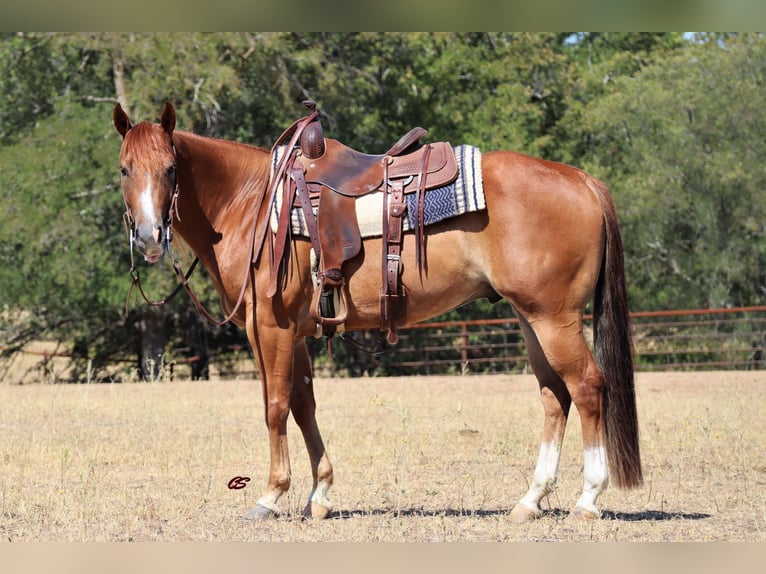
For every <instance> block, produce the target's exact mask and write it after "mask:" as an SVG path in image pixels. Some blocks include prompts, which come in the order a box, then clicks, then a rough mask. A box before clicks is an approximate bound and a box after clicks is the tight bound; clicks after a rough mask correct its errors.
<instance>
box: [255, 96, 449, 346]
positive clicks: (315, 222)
mask: <svg viewBox="0 0 766 574" xmlns="http://www.w3.org/2000/svg"><path fill="white" fill-rule="evenodd" d="M304 105H306V107H307V108H308V109H309V110H310V111H311V113H310V114H309V116H307V117H306V118H302V120H299V121H298V122H296V123H295V124H294V126H295V131H296V133H294V134H293V137H292V141H291V145H290V146H288V147H289V148H291V149H288V150H287V152H286V156H285V158H284V160H283V161H280V166H279V168H278V169H277V170H276V171H275V173H274V176H273V177H274V178H275V179H278V180H280V182H281V185H282V191H281V193H282V194H283V195H282V201H281V206H282V208H281V210H280V212H279V215H278V217H279V220H278V224H277V230H276V237H275V239H274V244H273V252H272V267H271V269H272V271H271V280H270V283H269V288H268V291H267V295H268V296H269V297H272V296H273V295H274V294H276V291H277V286H278V283H279V281H280V277H281V275H282V272H283V271H282V269H283V267H284V265H283V264H282V262H283V259H284V257H285V256H286V253H285V247H286V243H287V234H288V233H289V227H290V222H289V218H290V211H291V209H290V208H291V207H298V208H300V209H301V210H302V212H303V216H304V220H305V221H306V226H307V228H308V235H309V238H310V240H311V243H312V246H313V249H314V252H315V254H316V255H317V259H318V270H317V278H318V282H317V285H316V287H315V291H314V296H313V298H312V302H311V314H312V317H313V318H314V320H315V321H316V322H317V324H318V325H321V331H322V334H324V335H326V336H328V337H329V336H332V335H333V334H334V333H335V331H336V329H337V328H339V327H340V326H342V325H343V323H344V322H345V320H346V315H347V309H348V305H347V298H348V290H347V286H346V280H347V278H346V277H345V275H344V272H343V264H344V263H345V262H347V261H349V260H350V259H353V258H354V257H355V256H356V255H357V254H358V253H359V251H360V250H361V246H362V236H361V233H360V230H359V225H358V222H357V213H356V205H355V202H356V199H357V198H359V197H361V196H364V195H368V194H372V193H380V195H381V201H382V204H383V210H382V221H381V233H380V235H381V237H382V260H381V289H380V319H381V329H385V330H386V331H387V340H388V342H389V343H390V344H395V343H396V342H397V341H398V335H397V332H396V327H397V325H398V324H401V322H402V321H403V319H404V311H405V289H404V287H403V285H402V284H401V271H402V265H401V247H402V240H403V231H402V227H403V219H402V218H403V216H404V215H405V212H406V210H407V205H406V203H405V201H404V196H405V194H409V193H414V194H416V196H415V202H414V205H415V211H416V213H415V218H414V219H415V222H416V224H415V235H416V262H417V265H418V269H419V271H422V269H423V268H424V265H425V233H424V217H423V213H424V206H425V193H426V191H427V190H429V189H434V188H439V187H442V186H445V185H447V184H449V183H451V182H453V181H454V180H455V179H456V178H457V176H458V171H459V170H458V165H457V161H456V159H455V153H454V151H453V149H452V146H451V145H450V144H449V143H447V142H437V143H431V144H425V145H422V146H419V140H420V138H421V137H423V135H425V133H426V130H425V129H423V128H420V127H416V128H413V129H412V130H410V131H409V132H408V133H407V134H405V135H404V136H403V137H402V138H400V139H399V141H397V142H396V143H395V144H394V145H393V146H392V147H391V148H390V149H389V150H388V151H387V152H386V153H384V154H379V155H374V154H366V153H362V152H359V151H356V150H354V149H352V148H350V147H348V146H346V145H344V144H342V143H341V142H339V141H337V140H335V139H331V138H325V137H324V136H323V132H322V126H321V124H320V122H319V118H318V113H317V112H316V104H315V103H314V102H312V101H306V102H304ZM292 144H295V145H294V147H293V145H292ZM275 147H276V146H275ZM272 189H276V186H275V185H274V184H273V185H272Z"/></svg>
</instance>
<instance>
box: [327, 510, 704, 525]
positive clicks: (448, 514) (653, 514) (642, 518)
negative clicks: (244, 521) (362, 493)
mask: <svg viewBox="0 0 766 574" xmlns="http://www.w3.org/2000/svg"><path fill="white" fill-rule="evenodd" d="M509 514H510V510H457V509H454V508H447V509H440V510H426V509H423V508H405V509H400V510H394V509H383V508H378V509H374V510H339V511H334V512H331V513H330V515H329V516H328V517H327V519H328V520H346V519H349V518H360V517H365V516H391V517H392V518H421V517H426V518H436V517H440V516H441V517H445V518H455V517H465V518H487V517H490V516H503V515H509ZM568 516H569V511H568V510H562V509H560V508H551V509H548V510H543V514H542V518H559V519H564V518H567V517H568ZM706 518H710V514H705V513H702V512H663V511H660V510H644V511H641V512H614V511H612V510H604V511H602V512H601V520H619V521H622V522H664V521H668V520H704V519H706Z"/></svg>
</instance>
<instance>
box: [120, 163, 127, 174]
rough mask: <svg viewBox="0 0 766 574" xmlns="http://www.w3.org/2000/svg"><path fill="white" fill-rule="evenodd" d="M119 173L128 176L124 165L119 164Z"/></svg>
mask: <svg viewBox="0 0 766 574" xmlns="http://www.w3.org/2000/svg"><path fill="white" fill-rule="evenodd" d="M120 175H121V176H122V177H128V168H127V167H125V166H124V165H121V166H120Z"/></svg>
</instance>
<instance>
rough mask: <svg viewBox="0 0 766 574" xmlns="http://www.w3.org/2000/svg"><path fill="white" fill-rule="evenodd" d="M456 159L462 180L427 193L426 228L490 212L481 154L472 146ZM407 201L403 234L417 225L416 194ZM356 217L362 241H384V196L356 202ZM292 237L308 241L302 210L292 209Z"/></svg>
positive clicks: (278, 197)
mask: <svg viewBox="0 0 766 574" xmlns="http://www.w3.org/2000/svg"><path fill="white" fill-rule="evenodd" d="M286 151H287V149H286V147H285V146H283V147H279V148H277V149H276V150H275V151H274V154H273V156H272V164H271V165H272V170H274V169H275V167H276V166H277V165H278V163H279V160H280V159H281V157H282V155H283V154H284V153H286ZM454 152H455V159H456V160H457V164H458V169H459V173H458V177H457V179H455V180H454V181H453V182H452V183H450V184H448V185H445V186H443V187H439V188H435V189H431V190H428V191H426V193H425V212H424V223H425V225H426V226H428V225H432V224H434V223H437V222H439V221H442V220H445V219H449V218H451V217H456V216H458V215H461V214H463V213H469V212H473V211H481V210H483V209H486V202H485V199H484V188H483V183H482V177H481V173H482V172H481V151H480V150H479V148H476V147H474V146H469V145H459V146H456V147H454ZM283 195H284V194H283V193H282V190H281V189H279V190H278V191H277V193H276V194H275V195H274V209H273V210H272V212H271V227H272V231H273V232H274V233H276V231H277V227H278V221H279V214H280V212H281V210H282V205H281V202H282V197H283ZM404 201H405V203H406V204H407V210H406V213H405V217H404V220H403V231H404V232H407V231H413V230H414V229H415V225H416V221H415V214H416V213H417V210H416V209H415V201H416V196H415V194H410V193H408V194H405V196H404ZM317 207H318V206H317V205H314V206H313V208H314V214H315V215H316V213H317ZM355 208H356V216H357V221H358V224H359V231H360V232H361V235H362V238H367V237H380V236H381V235H382V233H383V229H382V214H383V197H382V192H381V191H377V192H373V193H367V194H366V195H362V196H360V197H357V198H356V200H355ZM290 233H291V235H292V236H293V237H308V236H309V233H308V226H307V225H306V220H305V218H304V215H303V210H302V209H301V208H300V207H295V206H292V210H291V214H290Z"/></svg>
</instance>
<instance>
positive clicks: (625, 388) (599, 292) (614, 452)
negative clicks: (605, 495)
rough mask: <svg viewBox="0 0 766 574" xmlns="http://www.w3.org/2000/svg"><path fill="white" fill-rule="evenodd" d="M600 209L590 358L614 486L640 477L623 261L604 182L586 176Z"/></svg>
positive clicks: (629, 484)
mask: <svg viewBox="0 0 766 574" xmlns="http://www.w3.org/2000/svg"><path fill="white" fill-rule="evenodd" d="M588 180H589V181H588V182H589V187H591V189H593V191H594V192H595V193H596V195H597V196H598V197H599V199H600V201H601V205H602V209H603V213H604V230H605V233H606V238H605V239H606V245H605V251H604V256H603V260H602V262H601V273H600V274H599V278H598V282H597V284H596V294H595V298H594V304H593V343H594V350H595V359H596V363H597V364H598V366H599V368H600V369H601V372H602V374H603V377H604V389H605V390H604V397H603V417H604V436H605V440H606V450H607V460H608V462H609V474H610V478H611V480H612V482H613V483H614V484H615V486H618V487H621V488H633V487H637V486H640V485H641V484H642V482H643V474H642V471H641V456H640V453H639V444H638V417H637V413H636V393H635V386H634V374H633V343H632V337H631V325H630V314H629V311H628V293H627V287H626V284H625V260H624V255H623V245H622V238H621V236H620V229H619V226H618V224H617V213H616V212H615V208H614V203H613V202H612V198H611V196H610V194H609V190H608V189H607V186H606V185H605V184H604V183H603V182H600V181H598V180H595V179H591V178H588Z"/></svg>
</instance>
